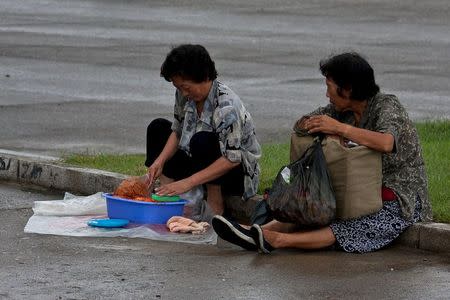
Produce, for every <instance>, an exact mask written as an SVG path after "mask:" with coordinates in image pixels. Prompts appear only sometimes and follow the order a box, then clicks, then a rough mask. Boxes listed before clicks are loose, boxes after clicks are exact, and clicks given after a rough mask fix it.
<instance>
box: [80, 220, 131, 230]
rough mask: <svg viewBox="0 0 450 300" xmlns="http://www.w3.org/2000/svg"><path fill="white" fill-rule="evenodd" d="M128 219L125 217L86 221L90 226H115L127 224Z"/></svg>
mask: <svg viewBox="0 0 450 300" xmlns="http://www.w3.org/2000/svg"><path fill="white" fill-rule="evenodd" d="M128 223H130V221H128V220H126V219H91V220H89V221H88V222H87V224H88V225H89V226H92V227H103V228H116V227H124V226H127V225H128Z"/></svg>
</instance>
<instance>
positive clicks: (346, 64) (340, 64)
mask: <svg viewBox="0 0 450 300" xmlns="http://www.w3.org/2000/svg"><path fill="white" fill-rule="evenodd" d="M320 71H321V72H322V75H323V76H325V77H327V78H329V79H332V80H333V81H334V82H335V83H336V85H337V86H338V87H339V88H340V90H339V89H338V93H340V94H341V90H342V89H345V90H350V91H351V93H350V98H351V99H353V100H358V101H363V100H368V99H370V98H372V97H373V96H375V95H376V94H377V93H378V92H379V91H380V88H379V87H378V85H377V84H376V83H375V76H374V72H373V69H372V67H371V66H370V64H369V63H368V62H367V60H366V59H364V58H363V57H362V56H361V55H359V54H358V53H355V52H350V53H342V54H338V55H335V56H331V57H330V58H327V59H324V60H321V61H320Z"/></svg>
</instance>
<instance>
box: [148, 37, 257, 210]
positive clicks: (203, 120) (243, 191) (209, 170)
mask: <svg viewBox="0 0 450 300" xmlns="http://www.w3.org/2000/svg"><path fill="white" fill-rule="evenodd" d="M161 76H162V77H164V79H166V80H167V81H169V82H172V84H173V85H174V87H175V88H176V92H175V107H174V120H173V122H170V121H168V120H165V119H156V120H153V121H152V122H151V123H150V125H149V126H148V129H147V159H146V161H145V165H146V166H147V167H148V178H149V181H150V183H153V182H154V181H155V180H156V179H157V178H159V179H160V183H161V185H160V186H159V187H158V188H157V189H156V193H157V195H160V196H164V195H169V196H172V195H178V194H181V193H184V192H187V191H189V190H191V189H192V188H194V187H196V186H198V185H203V184H205V185H206V192H207V201H208V204H209V206H210V207H211V209H212V211H213V212H214V213H215V214H219V215H220V214H222V213H223V211H224V202H223V197H222V195H233V196H241V197H243V198H244V199H246V198H250V197H252V196H254V195H255V194H256V191H257V189H258V183H259V164H258V160H259V158H260V156H261V148H260V145H259V143H258V141H257V140H256V135H255V128H254V125H253V120H252V118H251V116H250V114H249V113H248V111H247V110H246V109H245V107H244V105H243V104H242V102H241V100H240V99H239V97H238V96H237V95H236V94H235V93H234V92H233V91H232V90H231V89H230V88H229V87H227V86H226V85H224V84H223V83H221V82H219V81H218V80H217V79H216V78H217V71H216V68H215V64H214V61H212V59H211V57H210V56H209V53H208V52H207V51H206V49H205V48H204V47H203V46H201V45H181V46H178V47H176V48H174V49H172V50H171V51H170V52H169V54H168V55H167V57H166V59H165V61H164V63H163V64H162V66H161Z"/></svg>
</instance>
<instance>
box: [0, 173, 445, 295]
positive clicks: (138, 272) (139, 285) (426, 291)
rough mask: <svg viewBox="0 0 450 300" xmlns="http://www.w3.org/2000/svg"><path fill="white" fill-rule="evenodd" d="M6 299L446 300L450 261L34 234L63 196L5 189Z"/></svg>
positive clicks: (1, 206)
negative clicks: (39, 215) (43, 212)
mask: <svg viewBox="0 0 450 300" xmlns="http://www.w3.org/2000/svg"><path fill="white" fill-rule="evenodd" d="M0 195H1V196H0V197H1V198H0V253H1V256H0V282H2V284H1V285H0V299H99V298H100V299H103V298H110V299H340V298H346V299H375V298H376V299H445V298H446V297H447V296H448V294H449V292H450V287H449V285H448V283H449V282H450V256H449V254H436V253H432V252H427V251H420V250H415V249H412V248H404V247H400V246H393V247H390V248H388V249H386V250H381V251H378V252H374V253H369V254H363V255H358V254H346V253H343V252H336V251H331V250H330V251H315V252H307V251H296V250H283V251H280V250H278V251H275V252H273V253H272V254H270V255H262V254H257V253H254V252H248V251H245V250H241V249H239V248H237V247H236V246H234V245H231V244H229V243H227V242H225V241H222V240H219V243H218V245H190V244H183V243H173V242H159V241H152V240H147V239H127V238H80V237H65V236H53V235H39V234H27V233H24V232H23V228H24V226H25V224H26V222H27V220H28V218H29V217H30V216H31V215H32V210H31V209H30V207H31V205H32V202H33V201H34V200H47V199H61V198H62V194H61V193H60V192H49V191H46V190H42V189H39V190H35V189H31V188H29V187H24V186H20V185H16V184H11V183H4V182H3V183H2V182H0Z"/></svg>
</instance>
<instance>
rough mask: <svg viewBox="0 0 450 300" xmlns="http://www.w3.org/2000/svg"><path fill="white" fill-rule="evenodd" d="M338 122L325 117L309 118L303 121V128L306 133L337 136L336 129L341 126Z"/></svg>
mask: <svg viewBox="0 0 450 300" xmlns="http://www.w3.org/2000/svg"><path fill="white" fill-rule="evenodd" d="M341 124H342V123H340V122H339V121H337V120H335V119H333V118H331V117H329V116H327V115H318V116H311V117H310V118H308V119H307V120H305V123H304V126H303V127H304V128H305V129H306V130H308V133H315V132H322V133H325V134H333V135H335V134H338V132H339V131H338V127H339V126H340V125H341Z"/></svg>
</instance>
